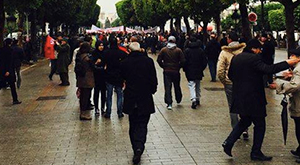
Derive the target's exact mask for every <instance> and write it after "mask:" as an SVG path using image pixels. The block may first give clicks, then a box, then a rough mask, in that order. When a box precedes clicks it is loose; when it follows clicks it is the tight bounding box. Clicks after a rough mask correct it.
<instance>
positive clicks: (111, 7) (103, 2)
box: [97, 0, 120, 13]
mask: <svg viewBox="0 0 300 165" xmlns="http://www.w3.org/2000/svg"><path fill="white" fill-rule="evenodd" d="M119 1H120V0H98V1H97V3H98V5H100V6H101V12H105V13H115V12H116V7H115V4H116V3H117V2H119Z"/></svg>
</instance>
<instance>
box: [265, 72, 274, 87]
mask: <svg viewBox="0 0 300 165" xmlns="http://www.w3.org/2000/svg"><path fill="white" fill-rule="evenodd" d="M263 80H264V85H265V87H268V86H269V85H270V84H272V83H273V74H266V75H264V76H263Z"/></svg>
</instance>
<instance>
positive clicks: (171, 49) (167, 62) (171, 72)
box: [157, 36, 185, 110]
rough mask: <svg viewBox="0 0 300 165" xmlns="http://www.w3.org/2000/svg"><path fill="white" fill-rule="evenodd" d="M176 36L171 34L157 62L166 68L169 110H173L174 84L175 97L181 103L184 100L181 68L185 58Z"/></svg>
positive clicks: (166, 100) (166, 92) (166, 96)
mask: <svg viewBox="0 0 300 165" xmlns="http://www.w3.org/2000/svg"><path fill="white" fill-rule="evenodd" d="M175 43H176V38H175V37H174V36H170V37H169V38H168V44H167V46H166V47H164V48H163V49H162V50H161V51H160V52H159V54H158V57H157V62H158V64H159V66H160V67H162V68H163V70H164V86H165V103H166V104H167V108H168V110H172V102H173V101H172V91H171V89H172V84H173V85H174V89H175V98H176V101H177V103H178V104H179V103H180V102H181V100H182V92H181V88H180V72H179V70H180V68H181V67H183V66H184V63H185V58H184V55H183V52H182V50H181V49H180V48H177V46H176V44H175Z"/></svg>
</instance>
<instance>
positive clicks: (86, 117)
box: [80, 113, 92, 120]
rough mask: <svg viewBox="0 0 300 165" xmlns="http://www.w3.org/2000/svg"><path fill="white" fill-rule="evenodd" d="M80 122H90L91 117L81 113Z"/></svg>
mask: <svg viewBox="0 0 300 165" xmlns="http://www.w3.org/2000/svg"><path fill="white" fill-rule="evenodd" d="M80 120H92V117H91V115H89V114H85V113H81V114H80Z"/></svg>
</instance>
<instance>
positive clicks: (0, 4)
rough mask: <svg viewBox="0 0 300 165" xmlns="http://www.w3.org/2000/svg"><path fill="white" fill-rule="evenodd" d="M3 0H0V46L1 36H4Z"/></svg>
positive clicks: (0, 45)
mask: <svg viewBox="0 0 300 165" xmlns="http://www.w3.org/2000/svg"><path fill="white" fill-rule="evenodd" d="M4 22H5V14H4V0H0V48H2V47H3V38H4Z"/></svg>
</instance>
